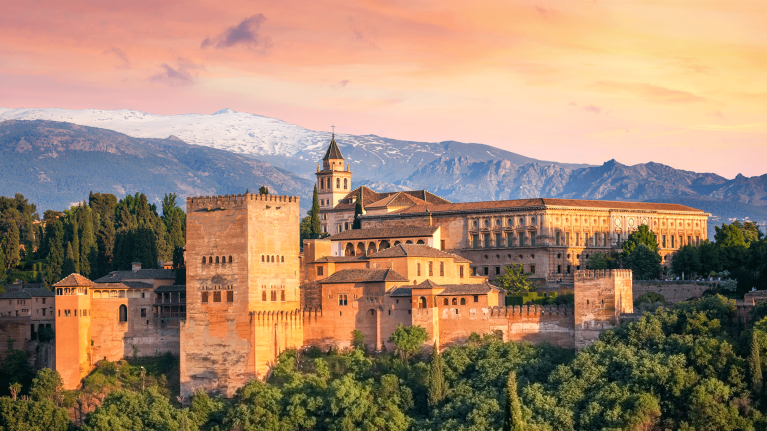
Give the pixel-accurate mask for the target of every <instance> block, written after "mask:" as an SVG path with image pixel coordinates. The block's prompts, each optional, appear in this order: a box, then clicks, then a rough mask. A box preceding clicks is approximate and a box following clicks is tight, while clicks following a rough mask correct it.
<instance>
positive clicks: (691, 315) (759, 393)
mask: <svg viewBox="0 0 767 431" xmlns="http://www.w3.org/2000/svg"><path fill="white" fill-rule="evenodd" d="M751 319H752V322H754V323H753V325H751V328H749V329H746V328H745V327H744V325H743V323H742V321H741V320H739V319H738V318H737V316H736V307H735V303H734V301H733V300H731V299H727V298H725V297H723V296H721V295H709V296H706V297H704V298H701V299H698V300H694V301H687V302H681V303H677V304H675V305H674V306H670V307H667V306H658V308H657V309H655V310H654V311H648V312H645V313H644V315H643V316H642V317H640V318H638V319H635V320H632V321H627V322H623V323H622V325H621V326H619V327H618V328H616V329H613V330H609V331H606V332H604V333H603V334H602V336H601V337H600V339H599V340H598V341H597V342H595V343H594V344H593V345H591V346H590V347H587V348H585V349H583V350H581V351H579V352H577V354H576V353H575V352H573V351H572V350H567V349H561V348H557V347H553V346H551V345H548V344H540V345H533V344H529V343H526V342H522V343H514V342H503V341H502V340H500V339H498V338H497V337H496V336H495V335H493V334H485V335H479V334H472V335H471V337H469V339H468V342H467V343H465V344H464V345H454V346H451V347H448V348H445V349H444V350H442V351H440V352H436V351H434V349H422V343H423V341H424V340H425V339H426V338H425V337H426V334H425V330H423V328H420V327H418V326H412V327H408V328H403V327H400V328H399V329H398V330H397V331H396V332H395V334H394V335H393V336H392V340H393V341H394V343H395V345H396V346H397V349H396V350H395V351H392V352H378V353H373V352H366V351H364V350H363V349H362V348H353V349H350V350H348V351H332V350H331V351H322V350H320V349H318V348H307V349H302V350H289V351H286V352H284V353H283V354H282V355H281V357H280V359H279V362H278V363H277V365H276V366H275V368H274V370H273V372H272V373H271V374H270V375H269V377H268V379H267V380H266V381H251V382H250V383H248V384H247V385H245V386H244V387H242V388H241V389H240V390H238V392H237V394H236V396H235V397H234V398H233V399H224V398H219V397H215V396H211V395H208V394H205V393H202V392H200V393H196V394H194V395H193V396H191V397H188V398H181V397H179V396H178V383H177V378H178V377H177V376H178V374H177V372H178V369H177V364H178V360H177V358H174V357H172V356H166V357H161V358H154V359H151V358H128V359H127V360H125V361H121V362H117V363H114V362H106V361H101V362H99V363H98V366H97V368H96V369H95V370H94V371H93V373H91V374H90V375H89V376H88V377H87V378H86V379H85V381H84V384H83V387H82V389H80V390H77V391H66V390H63V389H62V388H61V379H60V377H59V376H58V374H57V373H56V372H55V371H51V370H49V369H43V370H41V371H39V372H38V373H37V374H36V375H35V376H34V378H33V379H32V380H31V382H30V383H28V384H21V383H15V382H14V383H11V386H13V385H17V386H16V388H15V390H14V389H13V387H12V388H11V389H12V391H11V393H12V395H11V396H10V397H7V396H6V397H2V398H0V429H3V430H61V431H64V430H75V429H80V430H88V431H98V430H103V431H107V430H110V431H134V430H135V431H139V430H187V431H192V430H210V431H214V430H215V431H218V430H241V431H245V430H263V431H270V430H275V431H287V430H328V431H330V430H333V431H335V430H339V431H340V430H390V431H396V430H499V431H500V430H527V431H531V430H551V431H554V430H557V431H560V430H584V431H586V430H588V431H592V430H699V431H705V430H712V431H713V430H764V429H767V415H765V413H767V394H766V393H765V385H764V381H763V373H764V357H765V354H767V351H765V347H766V346H767V305H765V304H761V305H760V306H758V307H756V308H754V309H753V311H752V312H751ZM350 339H352V340H353V341H355V344H356V345H358V346H360V344H361V343H359V342H360V341H361V340H360V339H359V334H350ZM6 366H7V365H3V367H6ZM22 366H23V365H22ZM28 371H29V370H27V372H28Z"/></svg>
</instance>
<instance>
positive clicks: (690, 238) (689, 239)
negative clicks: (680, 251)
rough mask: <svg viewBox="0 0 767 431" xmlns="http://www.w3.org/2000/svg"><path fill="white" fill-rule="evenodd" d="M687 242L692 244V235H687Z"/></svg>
mask: <svg viewBox="0 0 767 431" xmlns="http://www.w3.org/2000/svg"><path fill="white" fill-rule="evenodd" d="M687 244H692V236H688V237H687Z"/></svg>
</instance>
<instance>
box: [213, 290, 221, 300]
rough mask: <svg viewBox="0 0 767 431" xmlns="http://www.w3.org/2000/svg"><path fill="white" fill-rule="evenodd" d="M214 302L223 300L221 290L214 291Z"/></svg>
mask: <svg viewBox="0 0 767 431" xmlns="http://www.w3.org/2000/svg"><path fill="white" fill-rule="evenodd" d="M213 302H221V292H213Z"/></svg>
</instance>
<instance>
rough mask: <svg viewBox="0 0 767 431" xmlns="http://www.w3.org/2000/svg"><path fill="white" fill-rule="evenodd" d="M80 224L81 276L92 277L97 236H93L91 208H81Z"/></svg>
mask: <svg viewBox="0 0 767 431" xmlns="http://www.w3.org/2000/svg"><path fill="white" fill-rule="evenodd" d="M81 213H82V215H81V217H80V222H81V224H82V233H81V234H80V274H82V275H83V276H85V277H90V274H91V271H92V266H93V265H94V264H95V263H96V253H97V252H96V236H95V235H94V234H93V212H92V211H91V209H90V207H87V206H82V207H81Z"/></svg>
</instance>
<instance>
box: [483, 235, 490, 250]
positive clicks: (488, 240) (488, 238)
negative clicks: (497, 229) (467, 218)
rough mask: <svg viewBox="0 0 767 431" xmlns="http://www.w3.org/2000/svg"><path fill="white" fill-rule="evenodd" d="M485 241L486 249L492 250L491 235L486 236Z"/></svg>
mask: <svg viewBox="0 0 767 431" xmlns="http://www.w3.org/2000/svg"><path fill="white" fill-rule="evenodd" d="M484 240H485V248H490V234H489V233H488V234H485V236H484Z"/></svg>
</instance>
